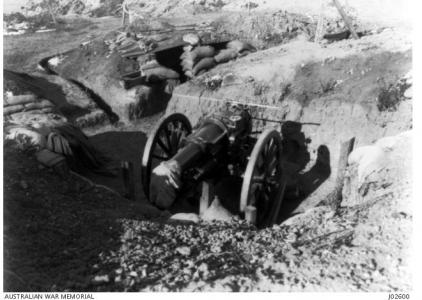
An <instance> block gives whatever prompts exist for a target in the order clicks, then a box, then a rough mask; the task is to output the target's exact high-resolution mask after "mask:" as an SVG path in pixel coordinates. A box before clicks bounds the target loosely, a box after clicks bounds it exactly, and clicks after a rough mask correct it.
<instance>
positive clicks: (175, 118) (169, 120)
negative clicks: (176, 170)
mask: <svg viewBox="0 0 422 300" xmlns="http://www.w3.org/2000/svg"><path fill="white" fill-rule="evenodd" d="M175 124H179V125H177V126H181V127H179V128H180V129H181V130H183V131H184V136H187V135H189V134H190V133H191V132H192V125H191V123H190V122H189V120H188V118H187V117H186V116H185V115H183V114H180V113H174V114H171V115H169V116H167V117H164V118H163V119H161V121H159V122H158V124H157V125H156V126H155V128H154V129H153V130H152V132H151V134H150V135H149V136H148V140H147V142H146V144H145V149H144V153H143V155H142V165H141V167H142V186H143V188H144V194H145V196H146V197H147V198H149V184H150V181H151V171H152V170H151V167H152V160H153V159H157V160H161V161H164V160H168V159H170V158H171V157H173V156H174V154H176V152H177V150H178V149H179V147H180V143H181V141H182V138H183V133H180V136H179V137H178V139H179V140H178V143H177V145H175V144H173V145H171V146H170V147H168V146H169V143H171V141H170V139H171V138H172V137H169V136H168V135H166V131H168V129H169V126H170V125H173V126H175ZM163 134H164V135H163ZM163 138H164V140H163ZM157 146H158V147H159V148H161V149H162V150H165V149H164V148H166V146H167V150H168V151H167V156H163V157H160V158H162V159H159V158H157V157H153V155H154V154H155V153H156V152H155V150H156V149H157ZM175 146H176V147H175ZM164 152H166V151H164Z"/></svg>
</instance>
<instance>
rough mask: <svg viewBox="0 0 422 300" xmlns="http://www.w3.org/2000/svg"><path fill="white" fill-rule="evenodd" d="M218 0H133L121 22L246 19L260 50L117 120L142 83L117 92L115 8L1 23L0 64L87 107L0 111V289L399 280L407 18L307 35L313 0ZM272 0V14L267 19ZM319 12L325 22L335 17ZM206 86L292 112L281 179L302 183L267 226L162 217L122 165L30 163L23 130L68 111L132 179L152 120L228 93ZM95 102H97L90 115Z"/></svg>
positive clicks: (304, 287) (390, 284)
mask: <svg viewBox="0 0 422 300" xmlns="http://www.w3.org/2000/svg"><path fill="white" fill-rule="evenodd" d="M147 2H148V1H147ZM75 3H76V2H75ZM113 3H114V2H113ZM218 3H219V2H218V1H201V2H200V3H199V2H198V3H196V2H195V1H193V2H192V3H190V2H189V3H184V2H183V3H182V4H183V5H179V6H178V5H174V3H173V1H163V2H160V4H154V3H153V1H151V2H148V3H147V4H145V6H142V7H141V9H140V10H138V12H139V13H141V14H142V13H144V14H145V12H149V14H150V15H151V16H154V19H153V21H152V19H151V20H148V22H145V21H142V22H138V23H134V24H132V25H131V26H132V27H130V26H129V29H130V30H132V31H133V30H140V29H142V28H143V27H142V26H147V25H148V26H149V27H148V26H147V28H150V29H151V28H152V27H154V26H158V28H159V29H160V30H162V29H168V28H173V29H175V28H180V27H178V26H182V25H186V24H189V23H190V22H202V21H204V22H205V23H206V24H207V26H208V25H210V26H211V25H212V26H214V27H213V28H214V29H215V32H216V33H218V34H220V33H221V34H223V33H224V34H227V35H228V36H231V37H232V36H233V34H236V33H237V32H238V31H240V29H241V28H247V29H248V30H245V31H242V32H239V33H237V34H238V35H239V37H240V38H244V39H247V40H249V41H251V42H253V43H254V44H255V45H256V46H257V49H258V51H257V52H255V53H251V54H249V55H246V56H244V57H241V58H238V59H236V60H233V61H229V62H227V63H223V64H220V65H217V66H216V67H215V68H213V69H211V70H210V71H208V72H206V73H204V74H203V75H200V76H197V77H196V78H194V79H193V80H190V81H187V82H184V83H183V82H182V83H181V84H180V85H178V86H177V87H176V88H175V89H174V91H172V92H173V94H172V98H171V99H170V100H169V101H168V99H167V101H168V105H167V102H165V103H164V104H165V105H164V106H160V107H159V108H160V109H158V111H159V112H158V113H155V112H154V113H153V114H152V116H150V117H145V118H141V119H133V118H130V116H129V111H130V110H129V107H130V104H132V103H137V101H138V100H139V96H140V95H141V96H142V95H144V94H148V93H150V92H151V89H150V88H149V87H148V88H146V87H135V88H133V89H129V90H125V89H124V88H123V87H122V85H121V82H120V77H119V73H118V70H119V68H120V67H122V65H123V63H122V60H121V58H119V56H118V53H116V51H112V49H111V47H110V41H114V39H115V38H116V36H118V34H119V33H118V32H117V31H118V30H122V28H119V26H120V20H119V19H117V18H113V17H105V18H98V19H97V18H92V19H86V18H85V19H84V22H85V23H80V25H79V26H77V25H76V24H77V23H78V22H77V21H76V22H75V23H72V24H74V25H75V26H74V28H73V29H69V30H63V31H56V32H48V33H36V34H26V35H24V36H7V37H5V43H4V44H5V46H4V53H5V68H7V69H9V70H12V71H15V72H24V73H29V74H31V75H32V76H33V77H36V78H37V82H43V83H44V84H45V85H46V87H48V88H51V89H53V90H54V91H61V92H60V93H58V94H57V95H59V96H60V97H61V98H60V99H61V100H63V101H64V103H66V105H74V106H76V107H79V108H78V109H81V108H83V109H85V111H84V113H85V114H83V115H82V116H81V117H80V118H82V119H75V118H73V115H72V114H69V112H73V110H69V109H67V110H66V109H65V110H64V111H63V109H60V107H59V105H57V103H58V102H55V101H57V99H56V98H54V99H49V100H51V102H52V103H53V104H54V105H55V107H54V109H53V111H52V112H51V113H49V114H45V113H44V112H43V111H36V112H35V111H32V110H31V111H29V110H28V106H22V111H20V112H18V113H13V114H11V115H10V116H9V115H8V116H6V118H5V130H6V131H5V133H6V134H5V136H6V138H7V140H5V146H4V173H5V175H6V176H5V177H4V178H5V179H4V220H5V221H4V249H5V250H4V253H5V255H4V262H5V265H4V278H5V282H4V288H5V290H6V291H373V292H379V291H383V292H387V291H390V292H392V291H397V292H398V291H410V290H411V289H412V285H411V280H412V278H411V270H410V266H409V265H410V262H409V253H410V249H411V248H410V240H411V234H412V218H413V212H412V210H411V209H410V204H411V199H412V198H411V191H412V189H411V184H412V181H411V172H410V170H411V169H412V166H411V165H412V157H411V155H409V151H410V150H409V149H411V145H412V134H411V132H412V131H411V129H412V117H411V115H412V97H413V96H412V73H411V61H412V56H411V47H412V45H411V42H410V39H409V35H408V28H407V27H406V26H398V25H397V26H396V25H394V26H393V25H392V24H390V23H388V22H386V20H382V22H381V20H380V22H378V23H377V22H372V23H371V24H369V23H368V18H366V17H365V18H364V17H362V18H361V19H359V22H358V25H359V27H358V29H359V30H362V31H365V36H364V37H362V38H361V39H359V40H356V41H355V40H351V39H347V40H343V41H338V42H332V43H329V42H327V41H322V42H321V43H314V42H313V40H314V35H315V27H316V20H317V16H316V15H315V14H314V13H315V11H318V10H317V9H316V8H315V7H314V6H313V5H309V6H308V8H309V11H306V13H305V12H304V13H303V14H300V13H298V12H300V11H301V9H299V7H300V5H299V4H297V6H296V9H295V8H291V11H292V12H293V11H294V12H295V14H292V13H287V12H280V11H279V10H277V11H276V12H275V11H268V8H269V7H267V6H266V4H265V3H261V1H257V3H255V5H256V6H254V5H253V7H252V9H251V8H250V7H247V6H246V7H245V6H242V4H241V3H239V1H233V2H232V3H230V4H227V5H226V4H224V3H223V2H221V3H220V4H218ZM359 3H360V2H359ZM390 4H391V3H390ZM390 4H389V5H390ZM113 5H114V4H113ZM286 5H287V4H286ZM389 5H386V7H385V9H386V10H387V8H388V7H389ZM390 6H391V5H390ZM390 8H391V7H390ZM355 9H356V11H357V12H362V11H363V10H362V7H360V6H358V7H355ZM231 10H234V11H235V12H232V11H231ZM330 11H331V10H330ZM370 11H371V10H368V9H367V10H366V12H367V13H368V14H369V12H370ZM391 11H394V9H392V10H391ZM348 12H350V13H353V10H349V8H348ZM188 16H189V18H188ZM269 16H271V20H272V22H270V23H268V22H264V21H265V20H267V19H268V17H269ZM157 18H160V19H159V20H156V19H157ZM327 18H329V16H327ZM337 18H338V16H337ZM354 18H355V15H354ZM329 20H331V21H330V22H329V23H328V28H329V29H330V30H336V29H338V28H337V27H336V26H337V25H335V26H334V24H337V23H336V22H334V21H332V20H333V19H329ZM354 20H356V19H354ZM69 22H70V21H69ZM81 24H82V25H83V26H82V25H81ZM84 24H85V25H84ZM201 24H202V23H201ZM268 24H269V25H268ZM135 25H136V26H135ZM340 27H341V26H340ZM170 35H173V33H171V34H170ZM178 35H180V32H177V34H175V35H174V36H178ZM71 49H73V51H71V52H69V53H67V54H65V55H57V54H58V53H62V52H65V51H67V50H71ZM51 56H56V57H54V58H53V59H48V61H47V65H45V64H44V65H43V67H44V69H43V70H38V71H35V69H36V67H37V64H38V63H39V62H40V60H42V59H43V58H46V57H47V58H49V57H51ZM46 66H48V67H47V68H46ZM46 71H47V72H46ZM48 72H49V73H50V74H47V73H48ZM52 72H56V73H57V74H51V73H52ZM240 86H241V87H242V88H241V89H239V87H240ZM5 88H6V89H7V90H8V91H9V92H12V93H13V94H14V95H16V94H18V95H19V94H28V93H31V91H30V90H28V89H22V87H19V86H16V85H15V84H14V83H12V82H11V81H10V80H6V81H5ZM8 95H9V96H10V93H9V94H7V95H6V99H11V98H7V97H8ZM152 95H153V96H154V94H153V93H152ZM152 98H154V97H152ZM221 99H230V100H235V101H239V102H242V103H254V104H259V105H264V106H267V107H268V109H252V113H253V114H254V116H256V117H268V118H271V119H278V120H289V121H293V122H296V123H297V124H300V127H299V131H298V132H296V133H292V132H289V131H288V130H287V129H286V128H284V129H283V128H281V131H282V132H283V134H285V137H289V138H293V139H294V140H296V142H298V143H299V144H300V149H301V150H303V151H301V152H300V153H299V152H297V153H296V154H301V157H300V159H299V158H298V160H297V163H299V164H300V165H301V166H302V169H301V171H300V172H299V173H298V174H297V175H298V176H297V180H296V183H295V184H296V186H297V187H298V189H297V193H298V194H299V197H296V198H295V197H291V196H289V197H286V199H285V201H284V205H285V206H284V207H285V208H286V209H287V207H288V208H289V209H288V211H289V213H288V214H286V215H285V216H283V222H282V223H281V224H277V225H274V226H272V227H270V228H266V229H263V230H258V229H256V228H254V227H253V226H251V225H249V224H247V223H245V222H244V221H242V220H239V219H238V218H237V217H234V218H233V219H231V218H226V221H225V222H224V221H210V220H204V219H202V220H199V219H198V216H191V220H192V221H191V222H180V221H174V220H171V219H169V217H170V213H169V212H161V211H159V210H157V209H155V208H154V207H152V206H150V205H148V204H147V202H146V199H145V198H144V195H143V192H142V187H141V184H137V188H136V201H135V202H132V201H129V200H127V199H125V198H123V197H122V196H120V194H122V193H123V186H122V180H121V178H120V177H114V178H113V177H105V176H100V175H98V174H91V173H83V175H84V176H86V177H87V178H89V180H88V181H87V180H86V179H83V178H81V177H79V176H77V175H76V174H75V173H72V174H71V175H69V176H68V177H60V176H58V175H57V174H56V173H54V171H53V170H51V169H47V168H45V167H43V166H41V165H40V164H39V163H37V162H36V160H35V158H34V153H33V148H32V147H29V148H27V147H26V145H27V144H26V143H27V142H28V141H27V140H26V139H25V138H22V137H25V136H27V134H28V131H30V130H32V129H33V128H32V129H31V128H30V126H33V125H34V124H35V123H37V124H38V123H40V124H41V123H43V124H46V125H48V126H52V125H53V124H56V122H59V121H60V120H64V121H66V120H67V121H71V122H73V123H74V124H76V125H77V126H79V127H80V128H83V129H84V132H85V133H86V134H88V135H89V136H90V141H91V142H92V143H93V144H94V145H95V146H96V147H98V148H99V149H100V150H102V151H103V152H105V153H106V154H108V155H109V156H110V157H111V158H112V159H113V160H114V161H116V162H119V161H120V160H126V161H131V162H133V163H134V166H135V179H136V182H137V183H139V182H140V172H139V164H140V157H141V153H142V151H143V147H144V144H145V140H146V136H147V135H148V133H149V132H150V130H151V128H152V126H153V125H154V124H155V123H156V122H157V120H158V119H159V118H160V117H161V116H162V115H163V114H169V113H172V112H175V111H177V112H182V113H185V114H187V116H188V117H189V118H190V119H191V121H192V122H193V123H194V124H195V123H197V122H198V121H199V120H201V119H203V118H204V116H205V115H206V114H208V113H211V112H219V111H221V109H225V108H226V105H225V104H224V103H221V102H220V100H221ZM38 100H39V99H38ZM38 100H37V101H38ZM145 103H146V102H143V103H141V104H145ZM192 103H195V105H192ZM50 104H51V103H50ZM62 104H63V103H62ZM146 104H147V105H151V103H150V102H148V103H146ZM152 104H154V103H152ZM161 104H163V103H161ZM161 104H160V105H161ZM5 105H6V106H5V109H6V108H7V107H9V109H10V105H8V104H7V103H5ZM25 105H27V104H25ZM66 105H65V106H66ZM163 107H164V108H165V109H164V108H163ZM62 108H63V107H62ZM73 108H74V107H73ZM96 111H100V112H101V113H102V114H103V115H106V117H105V118H101V120H97V119H96V118H94V117H92V115H93V114H95V112H96ZM110 112H112V113H113V114H115V115H116V116H117V117H118V118H119V121H116V120H113V118H111V117H110V116H113V114H111V113H110ZM59 119H60V120H59ZM58 120H59V121H58ZM64 121H63V122H64ZM60 122H62V121H60ZM255 126H257V127H258V128H263V127H265V126H268V124H265V123H262V122H257V123H256V124H255ZM22 128H24V130H23V129H22ZM31 136H32V138H33V139H36V138H37V137H38V135H35V136H34V135H31ZM31 136H30V137H31ZM351 137H355V138H356V142H355V150H354V151H353V152H352V153H351V154H350V156H349V158H348V167H347V169H346V172H345V177H344V180H343V178H342V180H341V184H342V185H343V187H342V186H341V185H340V189H341V188H342V190H341V192H342V196H341V197H339V198H336V199H335V200H336V201H335V202H334V204H335V205H333V202H332V201H328V200H327V199H329V197H330V195H332V193H333V190H334V189H335V188H338V180H337V179H338V178H337V175H338V169H337V167H338V165H339V157H340V148H339V146H340V144H341V143H342V142H343V141H344V140H346V139H349V138H351ZM11 140H12V141H11ZM321 147H322V148H321ZM321 149H325V150H324V151H323V152H321ZM321 153H323V154H324V155H323V156H324V157H323V158H322V160H323V161H324V164H325V165H328V167H329V170H328V172H325V174H322V173H321V172H320V171H321V170H317V169H318V168H317V166H318V164H317V163H320V160H321ZM327 153H328V155H327ZM302 156H303V157H302ZM100 185H101V186H100ZM104 186H105V188H104ZM57 187H61V188H57ZM110 188H111V189H112V190H110ZM291 208H292V209H291ZM293 211H294V212H293ZM286 217H287V218H286Z"/></svg>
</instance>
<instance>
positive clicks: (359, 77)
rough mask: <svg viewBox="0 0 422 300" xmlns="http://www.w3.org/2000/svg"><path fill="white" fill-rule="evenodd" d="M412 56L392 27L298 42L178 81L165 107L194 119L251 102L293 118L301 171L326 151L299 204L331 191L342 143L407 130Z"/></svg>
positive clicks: (262, 111) (268, 113)
mask: <svg viewBox="0 0 422 300" xmlns="http://www.w3.org/2000/svg"><path fill="white" fill-rule="evenodd" d="M411 62H412V58H411V51H410V42H409V40H408V39H407V37H406V35H403V34H400V33H399V32H397V31H395V30H385V31H383V32H381V33H379V34H375V35H371V36H367V37H364V38H361V39H360V40H358V41H342V42H338V43H333V44H329V45H326V46H320V45H318V44H315V43H312V42H308V41H303V40H302V41H301V40H298V41H294V42H291V43H288V44H286V45H282V46H278V47H274V48H270V49H268V50H264V51H260V52H257V53H254V54H251V55H249V56H247V57H244V58H240V59H238V60H236V61H233V62H229V63H227V64H222V65H219V66H217V67H216V68H215V69H213V70H211V71H210V72H208V73H207V74H205V75H202V76H200V77H199V78H196V79H195V80H193V81H191V82H188V83H185V84H183V85H180V86H178V87H177V88H176V89H175V91H174V93H173V97H172V100H171V101H170V103H169V105H168V107H167V112H166V113H167V114H170V113H172V112H176V111H177V112H181V113H184V114H186V115H187V116H188V118H189V119H190V120H191V121H192V123H193V124H196V123H197V122H198V121H200V120H201V119H203V118H204V117H205V116H206V115H207V114H210V113H218V112H219V111H221V110H222V109H225V103H226V101H229V102H230V100H234V101H238V102H240V103H245V104H251V106H250V107H249V109H250V110H251V111H252V114H253V115H254V116H255V117H259V118H268V119H272V120H278V121H283V120H284V121H294V122H297V123H298V124H300V128H299V132H298V133H300V136H302V137H303V136H304V138H301V139H298V138H297V142H298V143H301V144H303V145H304V146H305V147H306V148H307V152H308V153H307V154H306V155H308V156H309V158H306V157H305V159H307V160H308V161H307V166H306V167H305V168H304V169H303V170H302V172H307V171H309V170H310V169H311V168H312V166H313V165H315V163H316V162H317V160H318V154H319V153H320V152H319V151H318V149H321V147H324V148H325V149H326V150H328V151H326V152H328V153H326V155H325V156H326V159H328V161H329V165H330V167H331V176H330V177H329V178H328V180H326V182H325V183H324V184H323V185H321V186H320V187H319V189H318V191H317V192H318V193H317V195H315V197H316V198H315V197H314V196H313V195H310V197H308V200H307V201H305V202H306V203H303V206H304V207H303V209H304V208H305V207H307V205H308V204H309V205H310V206H314V205H316V204H317V203H318V201H320V200H322V199H323V198H324V197H326V196H327V195H328V193H329V191H330V189H332V184H333V183H334V180H335V178H336V175H337V173H336V172H337V164H338V159H339V150H340V144H341V142H343V141H345V140H347V139H349V138H352V137H355V138H356V143H355V146H361V145H366V144H369V143H372V142H374V141H375V140H376V139H378V138H380V137H383V136H388V135H394V134H397V133H400V132H402V131H406V130H409V129H411V128H412V119H411V111H412V104H411V99H410V98H407V97H406V96H405V95H404V93H405V91H406V90H407V89H408V88H409V86H410V85H411V75H410V73H409V71H410V70H411ZM213 78H220V86H219V87H217V88H212V89H211V88H209V85H207V82H210V81H212V80H213ZM192 103H195V105H192ZM254 105H258V107H256V106H255V107H254ZM259 105H261V107H260V106H259ZM262 105H264V106H266V107H262ZM255 125H256V127H257V128H262V127H266V126H273V124H271V123H267V124H265V123H263V122H262V121H259V122H256V123H255ZM304 140H306V142H305V141H304ZM303 209H302V211H303Z"/></svg>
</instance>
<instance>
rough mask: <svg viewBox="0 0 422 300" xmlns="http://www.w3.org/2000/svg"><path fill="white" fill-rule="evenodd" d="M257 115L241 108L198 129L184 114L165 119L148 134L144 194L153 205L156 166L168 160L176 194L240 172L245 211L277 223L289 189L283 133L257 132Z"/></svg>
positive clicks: (255, 220)
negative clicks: (283, 155) (285, 190)
mask: <svg viewBox="0 0 422 300" xmlns="http://www.w3.org/2000/svg"><path fill="white" fill-rule="evenodd" d="M253 119H254V118H252V116H251V114H250V113H249V111H248V110H246V109H244V108H242V107H235V108H234V109H233V110H231V111H229V112H227V113H226V114H223V115H214V116H211V117H210V118H208V119H206V120H204V121H203V122H201V124H200V125H199V126H198V127H197V129H196V130H192V125H191V123H190V122H189V120H188V119H187V118H186V116H184V115H183V114H180V113H175V114H172V115H169V116H167V117H165V118H164V119H162V120H161V121H160V122H159V123H158V125H157V126H156V127H155V129H154V130H153V131H152V133H151V134H150V135H149V137H148V140H147V143H146V146H145V149H144V153H143V157H142V184H143V188H144V193H145V195H146V196H147V197H148V199H149V200H150V201H152V202H153V203H154V199H152V189H153V188H154V186H153V185H154V176H156V174H155V173H154V170H155V168H157V167H158V166H160V165H163V164H165V165H166V166H170V167H169V168H170V169H172V170H171V172H172V173H173V174H172V175H170V177H172V176H173V175H174V176H175V177H177V180H176V181H177V182H178V183H177V184H174V194H175V195H176V197H183V195H184V194H186V193H188V192H189V191H191V190H192V189H195V188H197V187H198V185H199V184H201V183H203V184H208V183H209V182H213V183H215V182H216V181H218V180H221V179H222V178H225V177H226V176H236V177H239V178H243V181H242V186H241V191H240V200H239V206H238V208H239V212H240V215H241V216H242V217H244V218H245V219H247V220H248V221H250V222H252V223H254V224H256V225H257V226H258V227H265V226H270V225H271V224H273V223H275V222H276V219H277V216H278V212H279V210H280V206H281V202H282V198H283V193H284V188H285V172H284V171H283V166H282V137H281V134H280V133H279V131H277V130H276V129H267V130H265V131H263V132H259V131H258V132H257V131H252V127H253V126H252V121H253ZM258 134H259V136H258ZM173 179H174V177H173ZM171 181H172V180H171ZM161 184H162V183H158V185H161ZM155 188H158V189H160V188H161V187H160V186H159V187H155ZM163 188H164V187H163ZM211 200H212V199H211ZM203 201H206V202H207V203H206V204H205V207H206V206H207V205H208V204H209V201H210V199H209V197H206V196H205V197H204V195H203V197H202V198H201V202H203ZM154 204H157V203H154ZM158 206H159V205H158ZM201 207H204V205H203V203H201Z"/></svg>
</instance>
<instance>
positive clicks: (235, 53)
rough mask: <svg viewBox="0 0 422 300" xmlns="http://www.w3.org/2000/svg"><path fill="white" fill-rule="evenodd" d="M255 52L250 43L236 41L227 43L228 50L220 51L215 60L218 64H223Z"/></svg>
mask: <svg viewBox="0 0 422 300" xmlns="http://www.w3.org/2000/svg"><path fill="white" fill-rule="evenodd" d="M255 51H256V48H255V47H254V46H252V45H251V44H249V43H248V42H242V41H239V40H234V41H231V42H229V43H227V46H226V49H222V50H220V51H219V52H218V54H217V55H216V56H215V57H214V59H215V62H216V63H217V64H221V63H225V62H228V61H230V60H232V59H235V58H237V57H242V56H245V55H248V54H250V53H252V52H255Z"/></svg>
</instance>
